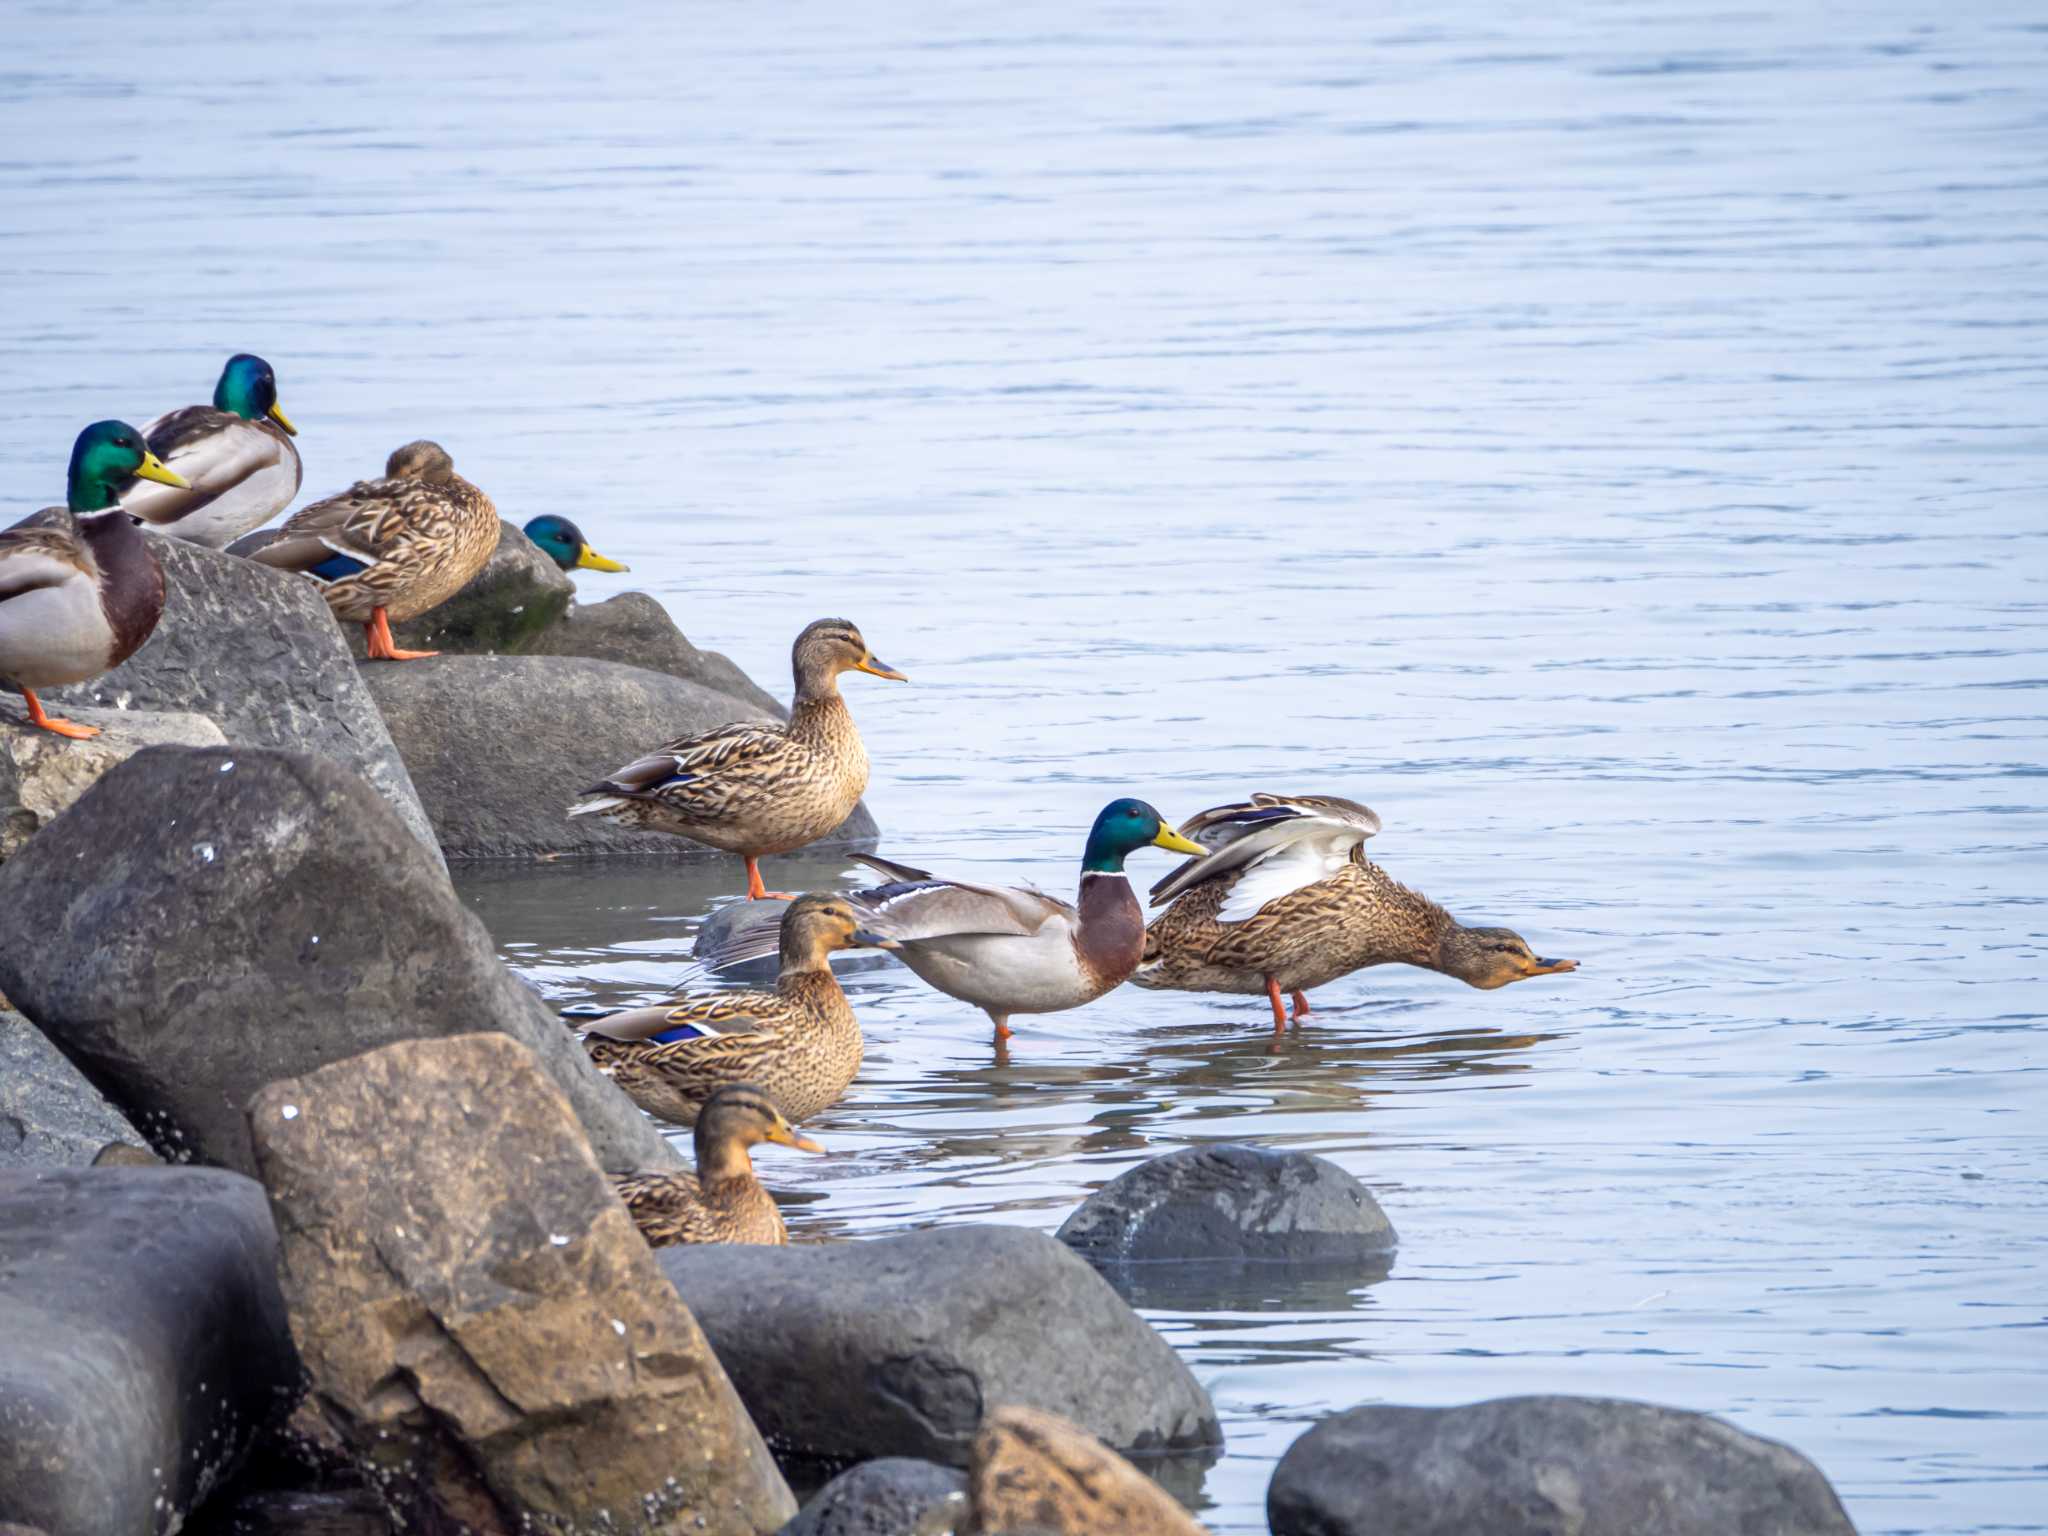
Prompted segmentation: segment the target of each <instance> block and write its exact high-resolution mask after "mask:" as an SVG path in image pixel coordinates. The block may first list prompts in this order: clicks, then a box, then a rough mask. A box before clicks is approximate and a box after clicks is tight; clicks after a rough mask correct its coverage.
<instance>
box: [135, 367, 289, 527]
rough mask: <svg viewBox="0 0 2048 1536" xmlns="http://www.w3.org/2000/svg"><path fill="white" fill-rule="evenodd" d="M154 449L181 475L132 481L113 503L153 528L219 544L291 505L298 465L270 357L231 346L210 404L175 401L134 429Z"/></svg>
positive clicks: (268, 519)
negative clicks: (173, 482)
mask: <svg viewBox="0 0 2048 1536" xmlns="http://www.w3.org/2000/svg"><path fill="white" fill-rule="evenodd" d="M142 435H143V437H144V438H146V439H147V440H148V442H149V449H150V452H152V453H154V454H155V455H156V456H157V457H158V458H159V459H161V460H162V461H163V462H164V463H165V464H167V465H169V466H170V468H171V469H173V470H175V471H176V472H177V473H178V474H179V475H180V476H182V477H183V479H184V481H185V483H184V485H182V486H168V485H165V484H163V483H162V482H161V481H159V482H157V483H155V484H152V485H138V486H134V487H132V488H131V489H130V490H129V491H128V492H127V493H126V494H125V495H123V496H122V498H121V504H122V505H123V506H124V507H126V508H127V509H128V511H130V512H132V513H133V514H134V515H135V516H137V517H139V518H141V519H142V520H143V521H144V522H145V523H147V524H149V526H150V527H152V528H154V529H155V530H156V531H157V532H158V533H168V534H171V535H173V536H174V537H176V538H180V539H185V540H187V541H189V542H190V543H193V544H203V545H205V546H206V547H207V548H208V549H225V548H227V546H228V545H229V544H231V543H232V542H234V540H235V539H236V538H237V537H239V536H240V535H242V534H245V533H247V532H248V531H249V530H250V529H251V528H260V527H262V526H263V525H264V524H265V523H267V522H269V521H270V520H271V519H272V518H273V517H275V516H277V514H278V513H280V512H282V511H283V510H284V509H285V508H286V507H288V506H290V505H291V504H292V498H293V497H294V496H296V495H298V494H299V481H300V478H301V476H302V474H303V470H302V468H301V466H300V464H299V450H298V449H297V448H296V447H294V446H293V444H292V439H293V438H294V437H297V436H298V435H299V429H298V428H297V427H295V426H293V425H292V422H291V418H290V417H289V416H287V415H285V413H284V410H283V408H282V407H281V406H279V405H278V403H277V375H276V373H275V372H273V371H272V370H271V367H270V364H268V363H266V362H265V361H263V359H262V358H260V357H256V356H253V355H252V354H250V353H247V352H238V353H236V354H235V355H234V356H233V357H231V358H229V359H228V361H227V366H226V367H224V368H222V369H221V371H220V382H219V383H218V384H216V385H214V387H213V404H212V405H210V406H208V405H187V406H181V407H180V408H179V409H177V410H175V411H167V412H166V413H165V414H163V415H161V416H159V417H157V418H156V420H154V421H152V422H150V423H149V425H147V426H146V427H144V428H143V429H142Z"/></svg>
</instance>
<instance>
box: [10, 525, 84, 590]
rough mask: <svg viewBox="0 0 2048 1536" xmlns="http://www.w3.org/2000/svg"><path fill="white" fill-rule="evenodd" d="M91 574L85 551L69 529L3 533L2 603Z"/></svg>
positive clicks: (23, 528)
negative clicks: (25, 593) (86, 562)
mask: <svg viewBox="0 0 2048 1536" xmlns="http://www.w3.org/2000/svg"><path fill="white" fill-rule="evenodd" d="M87 574H88V572H87V569H86V565H85V555H84V551H83V550H82V549H81V548H80V546H79V543H78V540H77V539H75V538H73V537H72V536H71V533H70V531H69V530H68V529H64V528H58V527H54V526H45V527H16V528H10V529H8V530H7V531H6V532H5V533H0V601H5V600H6V599H7V598H10V597H19V596H21V595H22V594H23V593H24V592H35V591H39V590H40V589H42V588H44V587H61V586H62V585H63V584H64V583H65V582H67V581H77V580H78V579H80V578H81V577H83V576H86V575H87Z"/></svg>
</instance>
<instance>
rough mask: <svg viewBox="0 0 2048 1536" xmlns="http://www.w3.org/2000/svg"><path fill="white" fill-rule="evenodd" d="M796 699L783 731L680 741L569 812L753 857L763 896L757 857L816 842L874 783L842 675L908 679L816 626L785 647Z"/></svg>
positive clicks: (756, 889) (835, 626)
mask: <svg viewBox="0 0 2048 1536" xmlns="http://www.w3.org/2000/svg"><path fill="white" fill-rule="evenodd" d="M790 669H791V671H792V672H794V674H795V676H796V698H795V699H794V700H793V701H792V702H791V704H790V708H789V723H788V724H787V725H768V724H763V723H761V722H759V721H753V720H741V721H736V722H735V723H733V724H731V725H721V726H719V727H718V728H717V729H716V730H712V731H705V732H703V733H702V734H701V735H697V736H684V737H681V738H680V739H678V740H675V741H671V742H669V743H668V744H667V745H666V746H662V747H657V748H656V749H655V750H654V751H652V752H650V753H648V754H647V756H645V757H642V758H638V759H636V760H635V761H633V762H630V763H628V764H626V766H625V767H623V768H621V769H619V770H618V771H617V772H616V773H614V774H612V775H611V776H610V777H608V778H606V779H604V780H602V781H601V782H599V783H596V784H593V785H591V786H590V788H588V789H586V790H585V791H584V792H583V795H584V798H583V799H581V800H578V801H577V802H576V803H575V804H574V805H572V806H570V807H569V814H570V815H571V816H603V817H605V818H606V819H607V820H610V821H616V822H618V823H620V824H621V825H623V826H628V827H639V828H643V829H645V830H647V831H650V832H673V833H675V834H676V835H677V836H678V837H687V838H691V839H694V840H695V841H697V842H700V843H708V844H710V845H711V846H712V847H713V848H723V849H724V850H725V851H726V852H728V853H736V854H738V855H739V856H740V857H741V858H743V859H745V860H746V861H747V895H748V896H749V897H751V898H753V899H755V900H759V899H760V898H762V897H765V896H766V895H767V894H768V889H767V887H766V886H765V885H764V884H763V883H762V880H761V865H760V860H761V858H762V857H763V856H764V855H766V854H771V853H790V852H793V851H794V850H796V849H798V848H801V847H803V846H804V845H805V844H806V843H814V842H816V841H817V840H818V839H819V838H821V837H823V836H824V835H825V834H826V833H827V832H830V831H831V830H832V829H833V828H834V827H836V826H838V825H839V824H840V823H841V822H842V821H844V820H846V818H847V816H848V815H850V814H851V813H852V811H853V807H854V804H855V803H856V802H857V801H858V800H859V799H860V797H861V792H862V791H863V790H865V789H866V788H867V787H868V754H867V749H866V748H865V747H863V746H862V745H861V741H860V732H859V731H857V730H855V729H854V725H853V715H852V713H851V712H850V711H849V710H848V709H847V707H846V700H845V699H844V698H843V697H842V696H841V695H840V692H839V675H840V674H841V673H842V672H865V673H867V674H868V675H869V676H871V677H887V678H893V679H894V680H895V681H897V682H899V683H901V682H908V681H909V679H908V678H906V677H904V675H903V674H902V673H901V672H898V671H897V670H896V669H895V668H894V667H890V666H885V665H883V664H882V663H881V662H879V661H877V660H876V659H875V657H874V653H873V652H872V651H870V650H869V649H868V644H867V641H865V640H863V639H862V638H861V633H860V631H859V630H858V629H856V628H854V626H853V624H852V623H851V622H850V621H848V620H846V619H819V620H818V621H817V622H815V623H813V624H810V625H807V626H806V627H805V629H804V632H803V633H802V634H800V635H798V636H797V637H796V644H795V645H794V646H793V647H792V648H791V651H790Z"/></svg>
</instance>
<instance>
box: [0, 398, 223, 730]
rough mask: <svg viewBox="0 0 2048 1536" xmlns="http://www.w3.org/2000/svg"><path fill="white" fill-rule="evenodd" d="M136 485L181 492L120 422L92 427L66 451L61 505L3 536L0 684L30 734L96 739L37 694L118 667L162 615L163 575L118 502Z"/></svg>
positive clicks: (0, 539)
mask: <svg viewBox="0 0 2048 1536" xmlns="http://www.w3.org/2000/svg"><path fill="white" fill-rule="evenodd" d="M135 476H140V477H142V478H143V479H145V480H155V481H158V482H159V483H161V484H164V485H172V486H177V485H183V484H184V483H185V482H184V481H183V480H181V479H179V478H178V476H177V475H176V474H175V473H173V472H172V471H171V470H168V469H166V468H164V466H163V463H162V461H160V460H159V459H158V458H157V456H156V455H155V454H153V453H151V452H150V451H149V445H148V443H146V442H144V441H143V437H142V434H141V433H140V432H138V431H136V430H135V428H133V427H131V426H129V425H128V423H127V422H125V421H98V422H94V423H93V424H92V425H91V426H89V427H87V428H86V429H85V430H84V431H83V432H81V433H79V434H78V440H77V441H76V442H75V443H73V444H72V445H71V471H70V477H69V481H68V484H67V487H66V498H65V505H64V506H63V507H57V508H52V509H51V510H50V511H48V512H45V513H42V514H39V515H38V516H37V517H36V518H34V519H32V520H31V521H30V522H29V523H27V524H25V525H23V526H21V527H18V528H10V529H9V530H7V532H5V533H0V682H4V683H6V684H7V686H8V687H10V688H14V689H17V690H18V691H19V692H20V694H21V696H22V697H23V698H24V699H26V700H27V701H28V723H29V724H30V725H35V726H40V727H42V729H44V730H46V731H54V732H55V733H56V734H57V735H59V736H71V737H76V738H78V739H80V740H84V739H85V738H87V737H91V736H97V735H98V734H99V730H98V728H97V727H94V726H90V725H79V724H77V723H76V722H75V721H71V720H61V719H56V718H54V717H52V716H50V715H48V714H45V713H44V712H43V703H42V700H40V699H38V698H37V697H36V692H35V691H36V689H38V688H60V687H62V686H63V685H64V684H66V683H82V682H85V681H86V680H87V679H89V678H94V677H98V676H99V675H100V674H101V673H102V672H105V671H107V670H108V669H109V668H112V667H118V666H119V665H120V664H121V663H122V662H124V661H126V660H127V659H128V658H129V657H130V656H132V655H134V654H135V651H136V648H137V647H138V646H140V645H141V644H142V642H143V641H145V640H147V639H148V638H149V637H150V633H151V631H153V630H154V629H155V628H156V621H157V620H158V619H159V618H160V617H162V615H163V611H164V573H163V569H162V567H160V566H159V565H158V564H157V563H156V556H155V555H154V554H153V553H151V551H150V548H149V541H148V540H147V539H146V538H144V537H143V534H142V531H141V530H140V529H139V528H137V527H136V526H135V520H134V519H133V518H132V517H130V516H129V515H128V514H127V513H126V512H122V511H120V510H118V504H117V502H116V500H115V497H116V494H117V493H118V491H119V488H120V487H121V486H122V485H123V484H125V483H126V482H127V481H128V480H130V479H131V478H133V477H135ZM92 514H98V515H92Z"/></svg>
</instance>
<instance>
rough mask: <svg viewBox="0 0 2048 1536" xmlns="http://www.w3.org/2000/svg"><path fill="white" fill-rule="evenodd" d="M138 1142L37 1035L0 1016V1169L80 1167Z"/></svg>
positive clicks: (19, 1020) (13, 1016) (21, 1022)
mask: <svg viewBox="0 0 2048 1536" xmlns="http://www.w3.org/2000/svg"><path fill="white" fill-rule="evenodd" d="M141 1139H142V1138H141V1137H140V1136H139V1135H137V1134H136V1131H135V1127H133V1126H132V1125H130V1124H129V1123H128V1121H127V1118H126V1117H125V1116H123V1115H122V1113H121V1111H119V1110H118V1109H116V1108H114V1106H113V1105H111V1104H109V1103H108V1102H107V1100H106V1098H105V1096H104V1095H102V1094H101V1092H100V1091H99V1089H97V1088H95V1087H93V1085H92V1084H91V1083H89V1082H87V1081H86V1080H85V1077H84V1075H83V1074H82V1073H80V1072H79V1070H78V1068H76V1067H74V1066H73V1065H71V1063H70V1062H69V1061H68V1060H66V1059H65V1056H64V1053H63V1052H62V1051H60V1050H58V1049H57V1047H56V1046H54V1045H52V1044H50V1042H49V1041H48V1040H47V1039H45V1038H44V1037H43V1032H42V1031H41V1030H39V1029H37V1028H36V1027H35V1025H33V1024H31V1023H29V1021H28V1020H27V1019H25V1018H23V1017H22V1016H21V1015H20V1014H18V1013H8V1012H4V1011H0V1168H26V1167H59V1166H62V1167H71V1168H84V1167H87V1166H89V1165H90V1164H91V1163H92V1162H93V1160H94V1159H95V1158H97V1157H98V1156H99V1155H100V1153H101V1151H102V1150H103V1149H104V1148H105V1147H107V1146H108V1145H109V1144H110V1143H115V1142H136V1141H140V1140H141Z"/></svg>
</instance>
